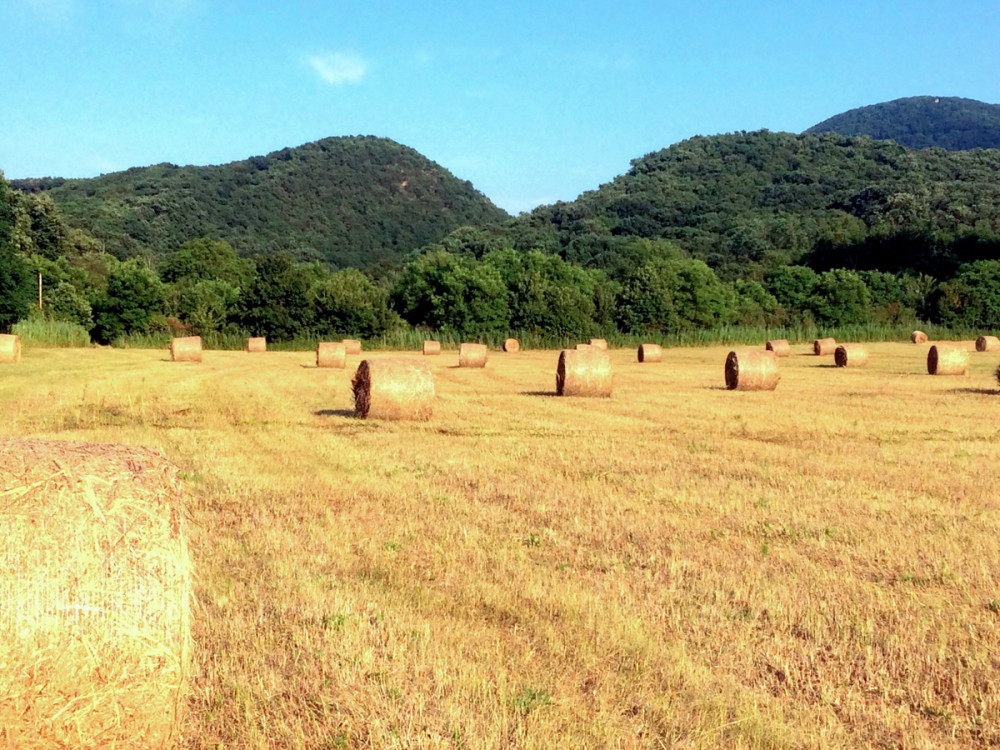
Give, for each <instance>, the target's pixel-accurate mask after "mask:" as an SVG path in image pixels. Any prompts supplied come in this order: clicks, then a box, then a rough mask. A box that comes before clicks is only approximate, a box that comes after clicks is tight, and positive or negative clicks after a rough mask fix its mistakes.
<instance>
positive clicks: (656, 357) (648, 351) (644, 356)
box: [636, 344, 663, 362]
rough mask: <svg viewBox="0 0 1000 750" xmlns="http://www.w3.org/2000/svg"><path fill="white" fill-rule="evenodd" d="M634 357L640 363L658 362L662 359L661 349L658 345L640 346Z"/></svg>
mask: <svg viewBox="0 0 1000 750" xmlns="http://www.w3.org/2000/svg"><path fill="white" fill-rule="evenodd" d="M636 356H637V357H638V359H639V361H640V362H660V361H661V360H662V359H663V348H662V347H660V346H659V345H658V344H640V345H639V351H638V352H637V353H636Z"/></svg>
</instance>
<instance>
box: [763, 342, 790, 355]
mask: <svg viewBox="0 0 1000 750" xmlns="http://www.w3.org/2000/svg"><path fill="white" fill-rule="evenodd" d="M764 349H765V351H769V352H774V356H776V357H789V356H791V354H792V347H791V346H790V345H789V343H788V339H774V340H773V341H768V342H767V343H766V344H764Z"/></svg>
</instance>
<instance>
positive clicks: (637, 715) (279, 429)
mask: <svg viewBox="0 0 1000 750" xmlns="http://www.w3.org/2000/svg"><path fill="white" fill-rule="evenodd" d="M806 350H807V349H806V347H804V346H800V347H796V348H795V349H794V352H795V353H794V355H793V356H792V357H790V358H788V359H784V360H782V362H781V369H782V380H781V383H780V385H779V386H778V389H777V390H776V391H774V392H766V393H740V392H729V391H726V390H725V389H724V387H723V386H724V379H723V363H724V361H725V356H726V353H727V352H728V349H727V348H722V347H705V348H684V349H670V350H666V351H665V353H664V354H665V356H664V361H663V362H662V363H659V364H639V363H637V362H635V352H634V350H628V351H625V350H619V351H615V352H613V359H614V366H615V391H614V396H613V398H611V399H563V398H557V397H555V395H554V390H555V388H554V380H555V367H556V359H557V353H556V352H554V351H539V352H522V353H519V354H502V353H500V352H493V353H491V356H490V361H489V364H488V366H487V368H486V369H485V370H469V369H459V368H457V367H455V365H456V364H457V359H458V357H457V353H456V352H454V351H447V352H445V353H444V354H443V355H442V356H441V357H438V358H431V359H430V361H431V365H432V368H433V370H434V375H435V382H436V388H437V396H436V402H435V413H434V417H433V419H432V420H431V421H430V422H426V423H380V422H375V421H362V420H358V419H355V418H354V417H353V416H352V415H351V409H352V406H353V402H352V397H351V392H350V387H349V383H350V378H351V375H352V373H353V370H354V367H355V366H356V364H357V361H358V359H359V358H358V357H351V358H349V363H348V369H347V370H344V371H331V370H319V369H316V368H315V367H313V365H312V363H313V355H312V353H306V352H298V353H296V352H270V353H267V354H264V355H249V354H246V353H242V352H206V353H205V361H204V363H203V364H200V365H195V364H182V363H172V362H169V361H167V360H168V358H167V355H166V352H164V351H153V350H99V349H38V348H33V349H28V350H26V351H25V353H24V358H23V361H22V362H21V363H20V364H19V365H16V366H10V365H5V366H0V425H2V426H0V431H2V433H4V434H11V435H24V436H27V435H31V436H38V437H49V438H58V439H72V440H87V441H99V442H123V443H134V444H144V445H151V446H155V447H159V448H161V449H162V450H163V451H164V452H165V453H166V455H167V456H168V457H169V458H170V459H171V460H172V461H174V462H175V463H176V464H177V465H178V466H179V467H180V469H181V471H182V472H183V474H182V476H183V484H184V490H185V494H186V498H187V501H188V504H189V517H190V526H189V528H190V533H191V549H192V555H193V559H194V568H195V572H196V580H195V595H196V602H195V604H194V636H195V641H196V644H195V653H194V665H193V674H192V676H191V689H190V698H189V710H188V715H187V720H186V723H185V726H184V728H183V742H182V746H184V747H188V748H218V749H220V750H221V749H222V748H226V749H235V748H309V749H313V748H340V747H347V748H415V747H426V748H470V749H471V748H499V747H518V748H555V747H577V748H661V747H664V748H673V747H679V748H713V747H736V748H741V747H742V748H751V747H753V748H797V747H830V748H833V747H907V748H940V747H953V748H966V747H975V746H981V747H986V746H995V745H997V744H1000V491H998V483H997V478H998V468H1000V421H998V419H997V414H998V412H1000V390H998V387H997V384H996V381H995V379H994V378H993V370H994V369H995V368H996V366H997V364H998V360H1000V356H998V355H997V354H995V353H988V354H986V353H984V354H977V353H975V352H973V353H972V354H971V355H970V358H971V362H972V365H971V368H970V372H969V374H968V375H967V376H964V377H931V376H928V375H926V374H925V373H926V369H925V358H926V351H927V346H926V345H918V346H914V345H912V344H908V343H907V344H872V345H870V350H871V354H872V356H871V362H870V364H869V365H867V366H866V367H864V368H856V369H838V368H835V367H834V366H833V358H832V357H826V358H818V357H813V356H806V355H805V352H806ZM372 356H374V357H385V356H393V355H390V354H387V353H377V354H374V355H372Z"/></svg>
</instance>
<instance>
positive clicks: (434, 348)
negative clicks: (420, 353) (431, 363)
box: [424, 341, 441, 357]
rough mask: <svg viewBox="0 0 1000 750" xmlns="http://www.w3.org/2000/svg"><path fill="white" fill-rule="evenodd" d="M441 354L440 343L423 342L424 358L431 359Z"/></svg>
mask: <svg viewBox="0 0 1000 750" xmlns="http://www.w3.org/2000/svg"><path fill="white" fill-rule="evenodd" d="M440 353H441V342H440V341H425V342H424V356H425V357H431V356H436V355H438V354H440Z"/></svg>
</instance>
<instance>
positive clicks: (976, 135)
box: [806, 96, 1000, 151]
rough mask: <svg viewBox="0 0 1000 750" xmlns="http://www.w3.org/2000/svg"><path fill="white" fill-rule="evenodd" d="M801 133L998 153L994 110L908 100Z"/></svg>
mask: <svg viewBox="0 0 1000 750" xmlns="http://www.w3.org/2000/svg"><path fill="white" fill-rule="evenodd" d="M806 132H807V133H826V132H834V133H842V134H843V135H869V136H871V137H872V138H877V139H880V140H893V141H896V143H898V144H900V145H901V146H906V147H908V148H932V147H935V146H936V147H938V148H944V149H948V150H949V151H961V150H965V149H970V148H1000V104H986V103H984V102H978V101H976V100H975V99H961V98H959V97H954V96H949V97H937V96H912V97H908V98H905V99H894V100H893V101H891V102H882V103H881V104H872V105H871V106H868V107H858V108H857V109H852V110H849V111H847V112H843V113H842V114H839V115H835V116H834V117H831V118H830V119H828V120H824V121H823V122H821V123H819V124H818V125H813V126H812V127H811V128H809V129H808V130H807V131H806Z"/></svg>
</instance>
